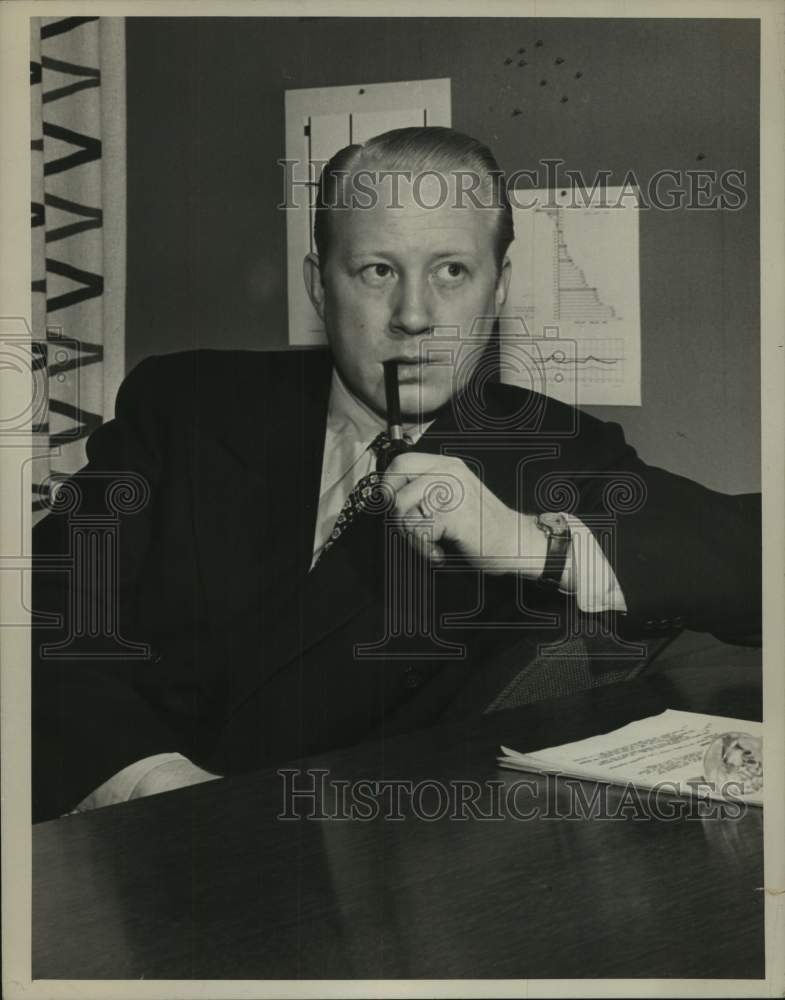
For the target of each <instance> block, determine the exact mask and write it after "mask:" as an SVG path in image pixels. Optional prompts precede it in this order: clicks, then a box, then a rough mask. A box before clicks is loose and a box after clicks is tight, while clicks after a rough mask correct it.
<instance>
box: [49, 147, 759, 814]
mask: <svg viewBox="0 0 785 1000" xmlns="http://www.w3.org/2000/svg"><path fill="white" fill-rule="evenodd" d="M401 171H403V172H404V173H405V172H406V171H409V172H410V175H411V176H415V177H419V178H420V181H419V182H418V183H417V185H412V186H408V187H407V186H406V185H403V186H400V185H398V188H397V191H396V192H395V198H394V200H393V201H392V202H391V200H390V196H389V191H388V190H387V189H386V188H385V181H386V180H387V179H389V177H390V176H391V175H393V174H395V173H396V172H398V173H399V174H400V172H401ZM467 172H468V173H469V174H471V175H472V176H473V177H476V178H477V179H478V183H477V185H476V188H475V190H476V191H477V192H479V193H481V194H482V193H484V194H486V195H489V196H490V201H489V200H487V199H486V201H485V202H484V203H483V204H480V203H478V202H477V201H476V200H475V202H471V201H469V202H468V203H466V202H464V203H463V204H462V205H459V204H458V203H457V201H456V198H457V197H458V196H459V195H460V187H459V185H461V184H462V183H463V181H462V180H461V177H463V178H465V176H466V174H467ZM360 175H362V176H363V180H364V185H363V187H362V189H361V188H359V186H358V188H357V190H362V191H363V192H364V200H363V201H362V202H353V201H351V199H350V201H349V202H348V204H347V202H346V198H345V196H346V194H347V190H348V187H347V185H348V184H349V182H350V180H351V181H353V180H355V179H357V178H358V177H359V176H360ZM426 175H430V176H426ZM423 178H424V180H423ZM369 179H370V181H371V183H370V187H369ZM429 183H430V184H431V185H435V187H433V190H430V189H429ZM445 184H446V188H445V186H444V185H445ZM369 190H370V191H371V192H372V194H373V197H372V198H368V192H369ZM445 191H446V192H447V194H448V195H449V196H448V197H446V198H445V197H441V195H443V194H444V192H445ZM434 195H436V197H435V196H434ZM315 236H316V244H317V249H318V254H312V255H309V256H308V258H306V261H305V278H306V284H307V287H308V290H309V294H310V296H311V300H312V302H313V304H314V306H315V308H316V310H317V312H318V313H319V314H320V316H321V317H322V318H323V320H324V323H325V328H326V330H327V335H328V341H329V345H330V351H329V352H323V351H313V352H311V351H295V352H286V353H269V354H268V353H262V352H258V353H257V352H252V353H238V352H231V353H229V352H214V351H200V352H191V353H188V354H184V355H172V356H167V357H158V358H153V359H149V360H148V361H146V362H144V363H143V364H142V365H140V366H139V367H138V368H137V369H135V371H134V372H132V373H131V375H129V377H128V378H127V379H126V381H125V383H124V385H123V387H122V388H121V390H120V393H119V395H118V399H117V407H116V417H115V419H114V420H112V421H110V422H108V423H107V424H105V425H103V426H102V427H101V428H99V429H98V430H97V431H96V432H95V433H94V434H93V435H92V437H91V438H90V441H89V442H88V458H89V464H88V466H87V467H86V468H85V469H84V470H83V471H82V472H81V473H79V474H78V475H77V476H76V477H74V478H73V479H72V480H70V481H68V482H67V483H65V484H63V486H61V488H60V490H59V491H58V492H57V493H56V495H55V499H54V500H53V504H52V506H53V510H52V513H50V514H49V516H48V517H47V518H46V519H45V520H44V521H43V522H42V523H41V524H40V525H39V527H38V528H37V531H36V540H35V550H36V555H37V557H38V558H39V560H40V567H39V571H38V572H37V573H36V577H35V581H34V610H35V612H36V614H37V615H38V624H39V625H40V627H39V628H38V629H36V631H35V633H34V639H33V653H34V673H33V713H34V729H33V736H34V739H33V772H34V777H33V789H34V814H35V818H46V817H49V816H54V815H59V814H61V813H62V812H65V811H68V810H71V809H73V808H82V809H86V808H92V807H95V806H100V805H106V804H109V803H112V802H117V801H124V800H125V799H127V798H130V797H135V796H138V795H143V794H150V793H152V792H157V791H161V790H166V789H167V788H172V787H178V786H181V785H184V784H188V783H192V782H195V781H202V780H208V779H210V778H212V777H214V776H216V775H223V774H228V773H233V772H237V771H242V770H248V769H252V768H255V767H260V766H264V765H268V764H271V763H275V762H279V761H284V760H291V759H293V758H297V757H301V756H303V755H306V754H309V753H315V752H319V751H322V750H326V749H330V748H333V747H337V746H342V745H347V744H351V743H355V742H358V741H361V740H363V739H366V738H369V737H372V736H378V735H383V734H389V733H393V732H400V731H405V730H406V729H410V728H413V727H415V726H421V725H427V724H431V723H434V722H437V721H438V720H439V719H442V718H445V717H447V716H449V715H450V714H452V715H453V716H454V715H455V714H456V713H458V714H459V713H463V714H471V712H473V711H475V712H476V711H482V710H484V709H485V708H487V707H488V706H489V705H490V704H491V703H492V702H493V699H494V696H495V694H497V693H498V691H497V687H498V681H499V677H501V676H506V674H503V673H499V670H498V666H499V664H500V663H502V664H509V660H510V651H511V650H512V651H514V657H515V659H516V661H517V660H519V659H520V658H521V657H523V656H524V655H531V653H532V650H533V649H536V642H535V643H534V645H532V643H533V640H534V637H536V638H537V639H539V640H541V639H542V638H543V635H544V634H545V633H548V630H549V629H550V632H549V633H548V634H547V638H548V639H550V640H551V641H552V642H558V641H559V640H560V638H562V637H563V636H564V635H565V628H567V630H568V631H569V629H570V628H571V627H572V626H571V625H570V623H575V622H581V621H583V622H588V623H590V630H593V631H594V633H595V634H601V635H602V636H603V637H604V639H605V641H606V644H607V646H608V648H609V649H610V650H611V652H612V654H613V655H615V656H616V657H617V658H618V656H619V651H620V650H621V651H622V653H626V655H627V656H628V659H632V660H634V659H635V658H636V657H638V658H639V657H640V656H643V655H645V653H646V642H647V641H648V640H653V639H656V640H659V639H661V638H662V636H664V635H667V634H672V633H673V632H675V631H678V630H679V629H680V628H683V627H690V628H696V629H699V630H708V631H713V632H715V633H718V634H723V635H727V636H730V637H732V638H743V639H749V638H750V637H751V636H754V635H755V634H756V632H757V631H758V630H759V613H760V561H759V560H760V542H759V534H756V532H759V526H758V522H757V518H758V514H757V499H756V498H755V497H727V496H722V495H720V494H717V493H714V492H712V491H710V490H707V489H705V488H703V487H701V486H699V485H697V484H695V483H692V482H690V481H688V480H686V479H683V478H681V477H678V476H674V475H671V474H669V473H667V472H664V471H662V470H660V469H655V468H650V467H647V466H646V465H645V464H644V463H643V462H641V461H640V459H638V457H637V456H636V454H635V452H634V450H633V449H632V448H630V447H629V446H628V445H627V444H626V443H625V441H624V437H623V435H622V432H621V430H620V428H619V427H618V426H617V425H615V424H604V423H602V422H600V421H598V420H595V419H593V418H590V417H588V416H587V415H585V414H579V415H577V411H575V410H573V409H572V408H570V407H566V406H564V405H562V404H559V403H555V402H553V401H551V400H547V399H546V398H545V397H543V396H539V395H537V394H536V393H534V392H531V391H527V390H524V389H520V388H515V387H512V386H506V385H502V384H500V383H499V382H498V381H491V380H489V379H488V378H487V375H488V370H489V369H488V365H489V360H493V359H494V357H495V362H494V363H495V364H496V365H498V357H497V356H496V355H497V354H498V350H499V345H498V343H496V341H495V338H494V334H493V330H492V324H488V323H487V322H486V323H485V324H484V325H483V324H479V325H478V323H477V319H478V318H485V319H486V320H487V318H488V317H492V316H494V315H496V314H497V313H498V312H499V309H500V308H501V306H502V304H503V302H504V298H505V295H506V292H507V287H508V283H509V269H510V265H509V260H508V259H507V257H506V250H507V247H508V245H509V242H510V240H511V239H512V236H513V233H512V219H511V213H510V209H509V205H508V203H507V202H506V197H505V196H504V192H503V186H502V185H501V183H500V180H499V174H498V168H497V167H496V165H495V161H494V160H493V157H492V156H491V154H490V153H489V152H488V150H487V149H485V148H484V147H482V146H481V145H480V144H479V143H477V142H476V141H475V140H472V139H469V138H468V137H466V136H461V135H460V134H459V133H455V132H453V131H451V130H448V129H404V130H397V131H396V132H392V133H387V134H386V135H384V136H380V137H377V138H376V139H373V140H370V141H369V142H368V143H366V144H365V146H363V147H359V146H353V147H349V148H348V149H347V150H344V151H342V152H341V153H340V154H338V156H337V157H335V158H334V159H333V161H331V163H330V164H329V165H328V166H327V168H325V171H324V173H323V177H322V183H321V187H320V195H319V207H318V210H317V223H316V232H315ZM469 331H471V333H469ZM478 331H479V332H478ZM501 349H502V350H507V349H508V347H505V346H504V345H502V348H501ZM391 360H392V361H395V362H397V371H398V380H399V383H400V402H401V409H402V424H403V428H402V429H403V431H404V432H405V434H406V436H407V439H408V443H409V448H408V450H405V451H403V452H402V453H399V454H397V455H396V456H395V457H394V458H393V460H392V461H391V462H390V463H389V465H388V466H387V467H386V469H385V470H384V471H379V470H380V466H379V465H378V462H379V456H380V455H381V456H385V455H387V456H389V454H390V452H389V441H388V440H386V439H385V438H384V436H383V435H384V431H385V429H386V428H387V420H386V416H387V404H386V398H385V391H384V363H385V362H389V361H391ZM578 417H579V419H578ZM380 434H381V435H382V437H380ZM382 461H383V462H384V458H383V459H382ZM358 486H359V489H358ZM614 497H615V498H616V501H615V502H614ZM619 498H621V500H620V502H619ZM565 623H566V624H565ZM598 623H599V625H598ZM632 640H642V644H641V643H640V642H639V643H638V644H637V645H636V644H635V643H634V642H632ZM525 650H526V651H528V653H525V652H524V651H525Z"/></svg>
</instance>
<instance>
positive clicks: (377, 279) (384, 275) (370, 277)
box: [360, 264, 393, 285]
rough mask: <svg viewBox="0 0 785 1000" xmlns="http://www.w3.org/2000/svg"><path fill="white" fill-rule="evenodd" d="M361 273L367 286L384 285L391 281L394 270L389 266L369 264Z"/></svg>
mask: <svg viewBox="0 0 785 1000" xmlns="http://www.w3.org/2000/svg"><path fill="white" fill-rule="evenodd" d="M360 273H361V275H362V279H363V281H365V282H366V283H367V284H369V285H383V284H385V283H386V282H387V281H389V280H390V277H391V276H392V273H393V269H392V268H391V267H390V265H389V264H368V265H367V267H364V268H363V269H362V271H361V272H360Z"/></svg>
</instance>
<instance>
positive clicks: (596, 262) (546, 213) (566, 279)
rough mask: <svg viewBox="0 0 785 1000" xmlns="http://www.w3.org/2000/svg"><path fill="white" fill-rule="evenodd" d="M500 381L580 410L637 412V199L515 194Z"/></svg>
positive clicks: (615, 192) (609, 192) (625, 194)
mask: <svg viewBox="0 0 785 1000" xmlns="http://www.w3.org/2000/svg"><path fill="white" fill-rule="evenodd" d="M513 215H514V220H515V241H514V242H513V244H512V246H511V247H510V251H509V256H510V259H511V261H512V278H511V282H510V292H509V295H508V297H507V303H506V305H505V309H504V313H505V321H504V323H503V324H502V337H503V339H504V340H505V342H506V344H507V349H506V350H505V351H503V354H502V357H503V359H505V362H506V363H503V365H502V378H503V379H504V381H506V382H510V383H513V384H522V385H525V387H526V388H534V389H535V390H537V391H539V392H542V393H544V394H546V395H548V396H552V397H554V398H555V399H560V400H562V401H563V402H566V403H573V404H577V405H581V404H584V405H591V404H595V405H597V404H601V405H611V406H613V405H615V406H640V405H641V327H640V294H639V284H640V282H639V237H638V198H637V193H636V192H635V191H633V190H632V189H631V188H614V187H606V188H597V189H594V190H592V191H585V190H577V189H572V190H565V191H557V190H550V191H548V190H539V191H523V190H519V191H516V192H515V194H514V204H513Z"/></svg>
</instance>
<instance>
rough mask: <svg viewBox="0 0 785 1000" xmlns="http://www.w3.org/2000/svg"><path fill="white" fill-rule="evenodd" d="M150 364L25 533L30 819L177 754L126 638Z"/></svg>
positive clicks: (150, 482)
mask: <svg viewBox="0 0 785 1000" xmlns="http://www.w3.org/2000/svg"><path fill="white" fill-rule="evenodd" d="M158 382H159V376H158V365H157V362H156V359H151V360H149V361H146V362H143V363H142V364H141V365H140V366H139V367H138V368H136V369H135V370H134V371H133V372H132V373H131V375H129V376H128V378H127V379H126V380H125V382H124V383H123V386H122V387H121V389H120V392H119V394H118V397H117V404H116V416H115V419H113V420H111V421H109V422H107V423H105V424H103V425H102V426H101V427H99V428H98V429H97V430H96V431H95V432H94V433H93V435H92V436H91V437H90V439H89V441H88V444H87V455H88V460H89V461H88V464H87V465H86V466H85V468H84V469H82V470H81V471H80V472H79V473H78V474H76V475H75V476H74V477H72V478H71V479H70V480H68V481H66V482H65V483H64V484H63V485H62V486H61V487H60V489H59V490H58V491H57V493H56V495H55V497H56V498H55V500H54V501H52V504H51V506H52V510H51V513H49V514H48V515H47V516H46V517H45V518H44V519H43V520H42V521H41V522H40V523H39V524H38V525H37V526H36V528H35V529H34V532H33V553H34V561H33V582H32V605H33V606H32V612H33V629H32V649H31V654H32V656H31V663H32V700H33V704H32V710H33V728H32V769H33V820H34V822H35V821H38V820H42V819H48V818H52V817H55V816H59V815H62V814H63V813H65V812H67V811H69V810H70V809H72V808H73V807H74V806H75V805H76V803H77V802H79V801H80V800H81V799H82V798H84V796H86V795H87V794H88V793H89V792H91V791H92V790H93V789H95V788H96V787H98V786H99V785H100V784H101V783H102V782H103V781H105V780H106V779H107V778H108V777H110V776H111V775H112V774H114V773H116V772H117V771H120V770H121V769H122V768H123V767H125V766H127V765H128V764H130V763H132V762H133V761H135V760H139V759H140V758H143V757H147V756H150V755H153V754H158V753H164V752H174V751H178V750H180V749H181V748H182V744H183V738H182V725H183V720H182V719H178V718H177V717H176V713H174V712H172V711H169V710H162V709H161V708H160V706H155V705H153V704H152V703H151V702H150V701H149V700H147V699H146V698H145V697H144V694H143V693H142V692H143V690H144V682H145V680H147V681H148V682H149V678H150V675H151V672H154V671H155V670H156V666H157V665H156V662H155V660H156V654H155V651H154V650H151V649H150V648H149V647H148V646H147V644H146V643H145V637H144V636H142V635H137V634H136V633H135V630H134V600H135V592H136V584H137V582H138V579H139V576H140V573H141V570H142V568H143V566H144V561H145V557H146V555H147V552H148V549H149V546H150V544H151V523H152V516H153V512H154V510H155V504H156V495H157V486H158V483H159V480H160V473H161V465H162V450H161V444H160V436H161V427H162V423H161V413H160V412H158V411H159V408H160V406H161V404H162V401H163V400H165V399H166V389H165V387H164V386H162V385H159V384H158Z"/></svg>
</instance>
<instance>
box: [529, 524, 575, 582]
mask: <svg viewBox="0 0 785 1000" xmlns="http://www.w3.org/2000/svg"><path fill="white" fill-rule="evenodd" d="M536 523H537V527H538V528H539V529H540V531H543V532H544V533H545V534H546V535H547V536H548V548H547V550H546V554H545V566H544V567H543V570H542V574H541V576H540V578H539V580H538V581H537V582H538V583H540V584H542V585H543V586H546V587H551V588H558V586H559V584H560V583H561V579H562V577H563V576H564V567H565V566H566V565H567V553H568V552H569V551H570V541H571V539H572V534H571V532H570V525H569V522H568V521H567V518H566V517H565V516H564V514H551V513H545V514H538V515H537V518H536Z"/></svg>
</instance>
